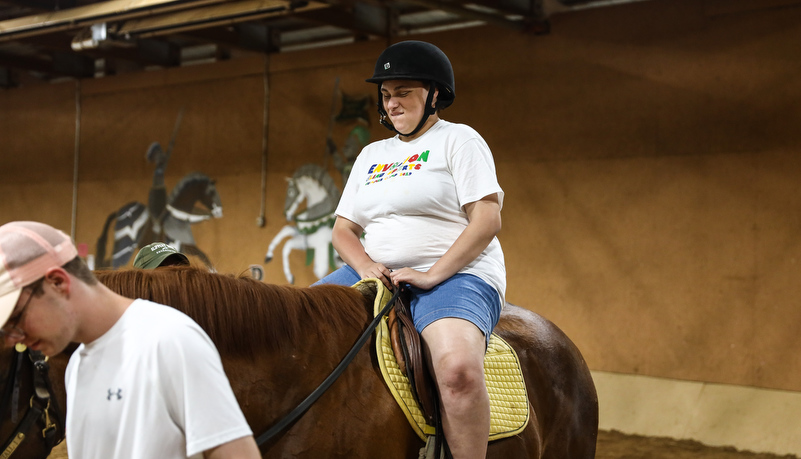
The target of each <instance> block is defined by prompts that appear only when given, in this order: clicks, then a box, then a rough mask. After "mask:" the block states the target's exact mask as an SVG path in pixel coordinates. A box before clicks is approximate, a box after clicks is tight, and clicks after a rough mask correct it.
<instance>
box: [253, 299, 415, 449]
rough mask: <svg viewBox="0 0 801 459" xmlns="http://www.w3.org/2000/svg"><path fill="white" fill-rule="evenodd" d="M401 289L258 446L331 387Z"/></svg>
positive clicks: (266, 434) (265, 435)
mask: <svg viewBox="0 0 801 459" xmlns="http://www.w3.org/2000/svg"><path fill="white" fill-rule="evenodd" d="M401 290H402V289H401V288H400V287H398V288H397V289H396V290H395V293H394V294H393V295H392V298H390V299H389V302H387V304H386V306H384V308H383V309H382V310H381V312H379V313H378V314H377V315H376V316H375V318H374V319H373V321H372V322H370V325H368V326H367V329H365V330H364V333H362V336H360V337H359V340H358V341H356V344H354V345H353V347H352V348H351V350H350V352H348V354H347V355H346V356H345V358H343V359H342V361H341V362H339V365H337V367H336V368H334V371H333V372H331V374H330V375H328V377H327V378H325V380H324V381H323V382H322V383H321V384H320V386H319V387H317V389H315V390H314V392H312V393H311V394H309V396H308V397H306V399H305V400H303V401H302V402H301V403H300V405H298V406H297V407H295V409H294V410H292V411H291V412H290V413H289V414H287V415H286V416H284V418H283V419H281V420H280V421H278V423H277V424H275V425H274V426H272V427H271V428H270V430H268V431H267V432H264V433H263V434H261V435H259V438H257V439H256V443H257V444H258V445H259V446H261V445H263V444H264V443H266V442H268V441H269V440H270V439H271V438H272V437H274V436H275V434H277V433H278V432H281V431H282V430H284V428H286V426H288V425H289V424H291V423H292V422H293V421H295V420H296V419H297V418H298V417H300V415H302V414H303V413H304V412H305V411H306V410H307V409H309V407H310V406H311V405H312V404H313V403H314V402H316V401H317V399H318V398H320V396H321V395H323V393H324V392H325V391H326V390H328V388H329V387H331V385H332V384H334V381H336V380H337V378H339V376H340V375H341V374H342V373H343V372H344V371H345V368H346V367H347V366H348V365H349V364H350V362H351V361H352V360H353V359H354V358H355V357H356V354H358V353H359V350H360V349H361V348H362V346H364V343H366V342H367V340H368V339H370V335H372V334H373V330H375V327H377V326H378V324H379V323H380V322H381V319H382V318H383V317H384V316H385V315H386V314H387V313H388V312H389V310H390V308H392V305H394V304H395V301H396V300H397V299H398V296H399V295H400V292H401Z"/></svg>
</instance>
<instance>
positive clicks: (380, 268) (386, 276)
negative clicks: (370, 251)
mask: <svg viewBox="0 0 801 459" xmlns="http://www.w3.org/2000/svg"><path fill="white" fill-rule="evenodd" d="M352 268H353V269H355V270H356V272H357V273H359V276H360V277H361V278H362V279H370V278H376V279H378V280H380V281H381V282H383V283H384V285H386V286H387V288H388V289H390V290H392V281H391V280H390V271H389V269H388V268H387V267H386V266H384V265H383V264H381V263H376V262H374V261H372V260H371V262H370V263H368V264H367V265H365V266H362V267H360V268H356V267H353V266H352ZM396 285H397V284H396Z"/></svg>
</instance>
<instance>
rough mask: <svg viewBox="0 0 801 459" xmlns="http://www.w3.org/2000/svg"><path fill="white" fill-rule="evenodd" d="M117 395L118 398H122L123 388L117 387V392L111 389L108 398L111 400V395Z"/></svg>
mask: <svg viewBox="0 0 801 459" xmlns="http://www.w3.org/2000/svg"><path fill="white" fill-rule="evenodd" d="M115 395H116V396H117V400H122V389H117V392H114V391H113V390H111V389H109V390H108V396H107V397H106V400H111V397H113V396H115Z"/></svg>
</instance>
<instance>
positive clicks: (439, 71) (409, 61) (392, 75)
mask: <svg viewBox="0 0 801 459" xmlns="http://www.w3.org/2000/svg"><path fill="white" fill-rule="evenodd" d="M387 80H416V81H423V82H426V83H429V84H430V85H431V89H430V90H429V92H428V100H426V107H425V112H424V113H423V117H422V119H421V120H420V123H419V124H418V125H417V127H416V128H414V130H413V131H412V132H410V133H408V134H404V133H401V132H398V130H397V129H395V127H394V126H393V125H392V123H390V122H388V121H387V120H386V118H387V111H386V110H384V104H383V102H382V99H383V96H382V94H381V83H382V82H384V81H387ZM366 81H367V82H368V83H376V84H378V113H379V114H380V115H381V119H380V120H381V124H383V125H384V127H386V128H387V129H389V130H390V131H393V132H397V133H398V134H400V135H403V136H407V135H414V134H416V133H417V131H419V130H420V129H421V128H422V127H423V124H425V122H426V120H427V119H428V117H429V116H431V115H433V114H434V113H436V111H437V110H439V109H442V108H446V107H448V106H450V105H451V104H452V103H453V99H454V98H455V97H456V92H455V86H456V83H455V82H454V78H453V67H451V62H450V61H449V60H448V56H446V55H445V53H443V52H442V51H441V50H440V49H439V48H437V47H436V46H434V45H432V44H431V43H426V42H424V41H414V40H410V41H402V42H400V43H395V44H394V45H392V46H390V47H389V48H387V49H385V50H384V52H382V53H381V55H380V56H378V61H376V63H375V71H373V77H372V78H368V79H367V80H366ZM435 87H436V88H438V89H439V96H438V97H437V106H436V107H432V106H431V101H432V100H433V99H434V88H435Z"/></svg>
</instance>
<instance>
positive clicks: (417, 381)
mask: <svg viewBox="0 0 801 459" xmlns="http://www.w3.org/2000/svg"><path fill="white" fill-rule="evenodd" d="M387 326H388V327H389V340H390V342H391V343H392V351H393V353H394V354H395V360H397V361H398V367H400V371H401V373H403V375H404V376H406V377H407V378H408V379H409V384H411V386H412V392H413V395H416V398H417V402H418V403H419V405H420V410H421V411H422V412H423V413H422V414H423V417H424V418H425V419H426V422H427V423H428V424H429V425H432V426H433V425H436V423H437V417H438V416H437V414H438V411H439V410H438V406H437V394H436V393H435V392H433V391H434V390H436V389H435V386H434V378H432V377H431V372H430V371H429V369H428V365H427V364H426V362H425V361H424V360H423V346H422V343H421V342H420V333H419V332H418V331H417V329H416V328H415V327H414V321H413V320H412V313H411V310H410V309H409V294H408V292H401V294H400V296H399V297H398V300H397V301H396V302H395V307H393V308H392V309H390V311H389V316H388V319H387Z"/></svg>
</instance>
